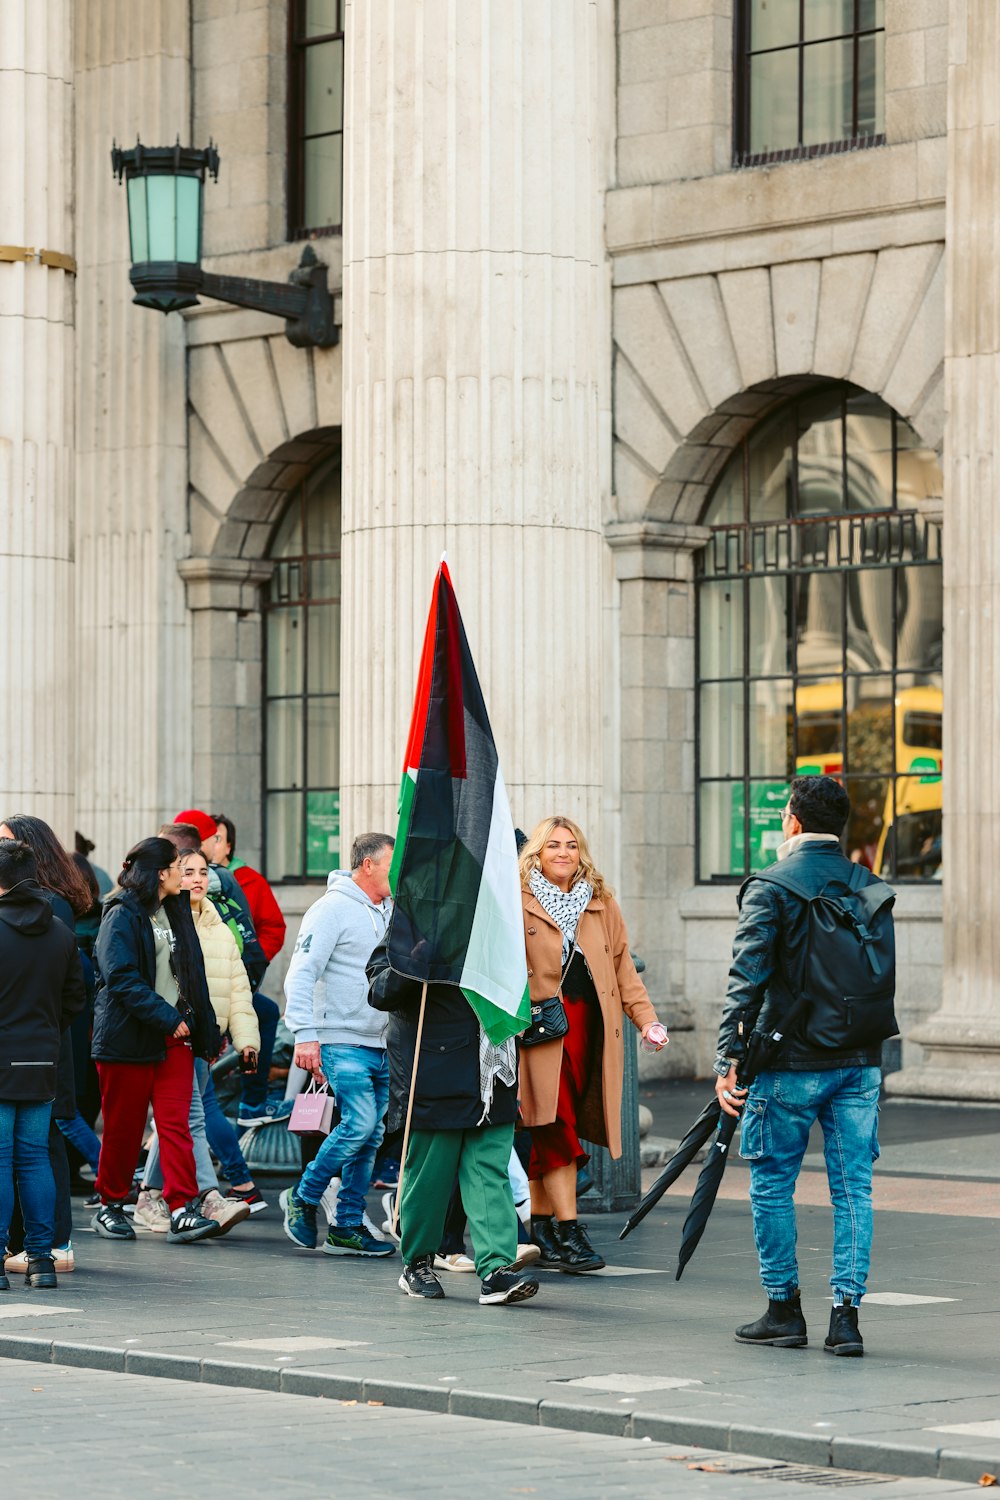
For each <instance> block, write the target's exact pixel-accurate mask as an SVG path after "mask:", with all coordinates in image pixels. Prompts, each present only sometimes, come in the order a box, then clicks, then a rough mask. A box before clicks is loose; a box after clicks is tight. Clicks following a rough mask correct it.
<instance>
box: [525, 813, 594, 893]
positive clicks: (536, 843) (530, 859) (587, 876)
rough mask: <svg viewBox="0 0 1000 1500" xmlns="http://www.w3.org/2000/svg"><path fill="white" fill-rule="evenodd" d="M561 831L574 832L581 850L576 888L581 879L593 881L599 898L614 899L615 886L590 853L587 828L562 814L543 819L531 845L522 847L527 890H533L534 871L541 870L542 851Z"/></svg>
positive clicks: (535, 830) (531, 838) (575, 882)
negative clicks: (530, 887) (585, 829)
mask: <svg viewBox="0 0 1000 1500" xmlns="http://www.w3.org/2000/svg"><path fill="white" fill-rule="evenodd" d="M557 828H565V829H566V832H567V833H571V834H572V835H573V837H574V838H575V839H576V843H577V847H578V849H579V851H580V865H579V868H578V870H577V872H576V875H575V876H574V878H573V885H576V884H577V882H578V881H580V880H589V882H590V884H591V885H592V886H593V888H594V895H595V896H601V897H603V896H610V895H611V894H612V891H611V887H610V886H609V885H608V884H607V882H606V881H605V879H604V876H603V875H602V874H601V872H600V870H599V869H598V868H597V866H596V865H595V864H594V856H593V855H592V854H591V852H590V845H589V844H588V843H587V840H586V837H585V836H584V832H583V829H582V828H581V827H580V825H579V823H574V822H573V819H572V818H565V817H563V815H562V814H561V813H556V814H555V815H554V816H553V817H551V818H543V819H542V821H541V822H540V823H538V824H537V825H536V826H535V828H534V829H533V830H532V832H531V834H530V836H529V838H528V841H527V843H526V844H524V846H523V847H522V849H521V853H520V856H519V858H518V862H517V863H518V868H519V869H520V871H521V885H522V887H523V889H524V890H528V889H529V881H530V879H531V876H532V873H533V871H535V870H540V869H541V867H542V861H541V858H540V856H541V852H542V850H543V849H544V848H545V845H546V844H547V843H548V841H549V839H550V838H551V837H552V835H553V833H554V832H555V830H556V829H557Z"/></svg>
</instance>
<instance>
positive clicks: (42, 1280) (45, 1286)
mask: <svg viewBox="0 0 1000 1500" xmlns="http://www.w3.org/2000/svg"><path fill="white" fill-rule="evenodd" d="M24 1284H25V1286H30V1287H34V1289H35V1290H36V1291H38V1292H50V1291H53V1290H54V1289H55V1288H56V1287H57V1286H58V1285H59V1283H58V1281H57V1280H56V1263H55V1261H54V1260H53V1259H52V1256H51V1255H34V1256H32V1258H31V1259H30V1260H29V1261H28V1269H27V1271H26V1272H25V1275H24Z"/></svg>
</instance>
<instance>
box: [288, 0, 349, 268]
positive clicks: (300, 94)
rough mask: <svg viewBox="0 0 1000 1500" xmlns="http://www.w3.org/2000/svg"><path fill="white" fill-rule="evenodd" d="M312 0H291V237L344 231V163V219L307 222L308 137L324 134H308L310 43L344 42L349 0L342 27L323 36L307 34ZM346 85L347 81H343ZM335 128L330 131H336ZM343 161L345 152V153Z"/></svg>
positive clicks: (340, 1)
mask: <svg viewBox="0 0 1000 1500" xmlns="http://www.w3.org/2000/svg"><path fill="white" fill-rule="evenodd" d="M307 3H308V0H289V6H288V48H287V56H288V107H287V109H286V111H285V121H286V151H285V157H286V164H287V214H286V219H287V236H288V239H289V241H296V240H308V239H320V238H325V237H326V236H328V235H334V234H343V232H344V179H343V167H341V182H340V223H339V224H312V225H309V224H305V223H303V222H302V221H303V220H304V219H305V216H306V214H305V209H306V201H305V196H306V195H305V144H306V141H307V140H315V139H322V138H324V137H316V136H306V134H305V109H306V57H307V54H308V50H309V48H310V47H314V46H317V45H318V44H320V43H322V42H337V41H339V42H344V41H345V33H344V10H345V5H346V0H337V21H338V24H339V27H340V29H339V31H329V32H324V33H323V34H322V35H321V36H312V37H307V36H306V35H305V15H306V5H307ZM341 88H342V89H343V82H342V84H341ZM337 133H338V132H336V131H331V132H328V134H331V135H336V134H337ZM339 134H340V141H341V152H343V141H344V122H343V118H341V122H340V132H339ZM341 161H343V155H342V156H341Z"/></svg>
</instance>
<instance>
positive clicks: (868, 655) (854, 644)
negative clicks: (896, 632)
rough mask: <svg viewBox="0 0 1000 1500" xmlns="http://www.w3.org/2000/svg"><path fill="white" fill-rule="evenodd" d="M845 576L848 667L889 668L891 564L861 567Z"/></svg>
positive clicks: (866, 669) (858, 670)
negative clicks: (884, 566) (888, 566)
mask: <svg viewBox="0 0 1000 1500" xmlns="http://www.w3.org/2000/svg"><path fill="white" fill-rule="evenodd" d="M845 578H846V580H847V670H848V671H849V672H872V671H883V672H888V671H891V670H892V589H893V569H892V568H862V569H859V571H858V572H852V573H847V574H845Z"/></svg>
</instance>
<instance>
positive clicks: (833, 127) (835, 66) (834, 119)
mask: <svg viewBox="0 0 1000 1500" xmlns="http://www.w3.org/2000/svg"><path fill="white" fill-rule="evenodd" d="M853 83H854V43H853V41H849V42H816V43H814V44H813V46H811V47H806V48H805V50H804V52H803V56H802V144H803V145H804V146H820V145H823V144H824V142H826V141H839V140H843V139H844V137H845V136H850V135H851V134H852V133H853V129H854V122H853V99H852V94H853Z"/></svg>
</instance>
